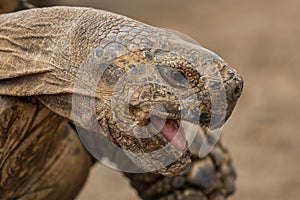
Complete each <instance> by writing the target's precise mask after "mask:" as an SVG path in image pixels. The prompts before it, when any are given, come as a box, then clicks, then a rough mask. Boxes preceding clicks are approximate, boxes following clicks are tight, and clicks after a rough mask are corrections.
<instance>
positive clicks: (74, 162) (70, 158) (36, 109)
mask: <svg viewBox="0 0 300 200" xmlns="http://www.w3.org/2000/svg"><path fill="white" fill-rule="evenodd" d="M91 165H92V160H91V157H90V156H89V154H88V153H87V152H86V151H85V149H84V147H83V146H82V145H81V142H80V141H79V139H78V137H77V135H76V134H75V131H74V130H73V129H72V128H71V127H70V125H69V124H68V121H67V120H65V119H64V118H61V117H59V116H58V115H56V114H55V113H53V112H51V111H50V110H49V109H47V108H46V107H44V106H43V105H41V103H40V102H38V101H36V99H35V98H14V97H1V96H0V199H1V200H6V199H7V200H8V199H22V200H27V199H35V200H39V199H47V200H51V199H53V200H54V199H64V200H68V199H74V198H75V196H76V195H77V193H78V192H79V191H80V189H81V188H82V186H83V184H84V183H85V181H86V178H87V176H88V172H89V169H90V167H91Z"/></svg>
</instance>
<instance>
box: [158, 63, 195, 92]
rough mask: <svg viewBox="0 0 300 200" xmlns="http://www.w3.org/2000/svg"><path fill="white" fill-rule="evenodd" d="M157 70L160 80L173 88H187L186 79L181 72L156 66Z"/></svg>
mask: <svg viewBox="0 0 300 200" xmlns="http://www.w3.org/2000/svg"><path fill="white" fill-rule="evenodd" d="M158 70H159V73H160V75H161V76H162V78H163V79H164V80H165V81H166V82H168V83H169V84H170V85H172V86H173V87H176V88H187V87H188V86H189V82H188V80H187V78H186V77H185V75H184V74H183V73H182V72H181V71H179V70H176V69H174V68H171V67H167V66H158Z"/></svg>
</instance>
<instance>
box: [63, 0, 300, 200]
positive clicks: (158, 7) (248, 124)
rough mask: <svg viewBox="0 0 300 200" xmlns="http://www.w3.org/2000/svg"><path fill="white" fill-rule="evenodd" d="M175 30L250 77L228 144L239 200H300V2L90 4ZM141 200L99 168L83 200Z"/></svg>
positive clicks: (131, 0) (127, 0) (107, 0)
mask: <svg viewBox="0 0 300 200" xmlns="http://www.w3.org/2000/svg"><path fill="white" fill-rule="evenodd" d="M60 4H63V5H81V6H92V7H96V8H100V9H105V10H110V11H113V12H117V13H121V14H124V15H127V16H129V17H132V18H135V19H138V20H140V21H143V22H146V23H149V24H152V25H155V26H158V27H166V28H170V29H175V30H177V31H180V32H182V33H185V34H187V35H189V36H191V37H193V38H194V39H195V40H197V41H198V42H199V43H200V44H202V45H203V46H205V47H207V48H209V49H211V50H213V51H215V52H217V53H218V54H220V55H221V56H222V57H223V58H225V60H226V61H227V62H229V63H230V65H232V66H233V67H235V68H236V69H237V70H238V71H239V72H240V73H241V74H242V75H243V77H244V80H245V88H244V93H243V95H242V97H241V100H240V101H239V103H238V105H237V107H236V110H235V112H234V114H233V116H232V117H231V118H230V120H229V121H228V123H227V125H226V127H225V129H224V133H223V139H224V140H225V143H226V144H227V145H229V147H230V149H231V152H232V154H233V157H234V162H235V165H236V167H237V170H238V174H239V177H238V180H237V192H236V194H235V195H234V196H233V197H232V198H230V199H232V200H254V199H255V200H256V199H257V200H282V199H285V200H297V199H300V131H299V128H300V121H299V120H300V106H299V103H300V102H299V100H300V98H299V97H300V89H299V88H300V69H299V67H300V66H299V65H300V64H299V63H300V24H299V20H300V1H299V0H286V1H282V0H264V1H261V0H252V1H241V0H226V1H221V0H189V1H183V0H152V1H146V0H122V1H121V0H98V1H96V0H85V1H83V0H82V1H75V0H74V1H71V0H64V1H60ZM100 199H104V200H106V199H110V200H119V199H122V200H134V199H138V197H137V195H136V194H135V192H134V191H133V190H132V189H131V188H130V187H129V185H128V182H127V181H126V180H125V179H124V178H123V177H122V176H121V175H120V174H119V173H117V172H115V171H113V170H111V169H108V168H106V167H104V166H101V165H100V164H98V165H97V166H95V167H94V168H93V170H92V172H91V174H90V176H89V180H88V182H87V184H86V185H85V188H84V189H83V190H82V192H81V194H80V195H79V197H78V198H77V200H100Z"/></svg>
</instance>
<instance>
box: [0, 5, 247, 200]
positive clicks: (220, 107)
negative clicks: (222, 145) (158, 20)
mask: <svg viewBox="0 0 300 200" xmlns="http://www.w3.org/2000/svg"><path fill="white" fill-rule="evenodd" d="M0 44H1V45H0V95H3V96H28V97H31V96H34V97H35V98H37V99H38V100H39V101H41V102H42V103H43V105H45V106H46V107H48V108H49V109H50V110H51V111H53V112H54V113H56V114H58V115H60V116H62V117H65V118H67V119H69V120H70V121H71V122H73V123H74V124H75V125H76V126H79V127H81V128H84V129H86V130H89V131H94V132H98V133H99V129H98V128H97V127H95V126H94V124H95V123H98V124H100V128H101V132H102V133H103V134H104V135H105V136H106V137H107V138H108V139H109V140H110V141H111V142H113V143H115V144H116V145H117V146H119V147H121V148H122V149H125V150H128V151H131V152H133V153H148V152H152V153H153V154H152V158H157V157H160V156H161V154H157V153H156V152H157V151H156V150H159V149H161V148H164V147H165V146H166V145H167V144H168V141H167V140H166V138H165V137H163V136H162V134H160V133H158V132H157V131H155V130H152V129H151V128H149V126H147V125H148V124H149V118H150V117H151V115H155V116H158V117H161V118H168V119H172V120H184V121H188V122H190V123H193V124H197V125H200V126H202V127H204V128H205V129H207V130H209V129H215V128H218V127H220V126H222V125H223V124H224V122H225V121H226V120H227V119H228V117H229V116H230V114H231V113H232V111H233V109H234V106H235V104H236V102H237V100H238V98H239V96H240V94H241V91H242V87H243V83H242V79H241V77H240V75H239V74H238V73H237V72H236V71H235V70H234V69H232V68H231V67H229V66H228V65H227V64H226V63H225V62H224V61H223V59H221V58H220V57H219V56H217V55H216V54H214V53H213V52H210V51H208V50H206V49H204V48H203V47H201V46H198V45H196V44H192V43H189V42H187V41H184V40H182V39H180V37H178V36H176V35H174V34H172V33H170V32H168V31H165V30H162V29H158V28H155V27H152V26H149V25H146V24H143V23H140V22H137V21H134V20H132V19H129V18H126V17H124V16H120V15H116V14H112V13H109V12H105V11H100V10H94V9H87V8H68V7H56V8H45V9H32V10H30V11H22V12H17V13H13V14H5V15H4V14H3V15H0ZM136 74H138V76H136ZM91 103H92V104H91ZM91 105H92V107H91ZM90 108H91V109H92V110H90ZM162 108H163V109H162ZM141 127H147V128H146V129H143V131H141ZM132 133H134V134H132ZM137 133H138V134H141V133H143V134H146V136H147V137H136V135H135V134H137ZM164 153H165V155H164V156H165V157H174V158H176V160H174V162H173V163H171V164H169V165H167V166H162V167H161V168H160V169H157V170H155V172H156V173H160V174H164V175H172V176H174V175H177V174H179V173H180V172H181V171H182V170H184V169H185V168H186V166H188V165H189V163H190V159H189V157H190V153H189V150H188V148H186V149H184V150H183V152H182V153H181V152H179V151H178V150H177V149H176V148H175V147H173V146H172V145H171V146H170V147H169V148H166V149H165V152H164ZM202 162H204V161H199V162H198V161H197V162H195V163H202ZM195 163H194V164H193V165H197V164H195ZM225 163H226V164H225V165H227V164H228V162H225ZM139 164H140V165H141V166H142V167H145V168H148V167H151V166H152V163H151V162H150V163H149V162H146V161H145V160H144V159H142V160H140V161H139ZM196 168H197V167H196ZM214 168H215V169H216V170H218V168H217V167H216V166H214ZM219 173H220V174H222V173H223V172H222V171H221V172H219ZM222 175H224V176H225V177H229V176H230V177H231V175H229V176H228V175H226V174H222ZM182 176H183V175H182ZM191 179H193V178H191ZM225 179H226V178H224V180H225ZM132 180H133V183H134V178H133V179H132ZM186 187H189V186H186ZM193 187H194V186H193ZM209 187H211V186H209ZM138 190H139V188H138ZM208 190H209V189H208ZM139 191H140V190H139ZM200 191H202V189H201V190H200ZM228 191H229V190H228ZM228 191H227V190H226V189H225V192H221V193H222V194H223V195H224V196H226V195H227V194H229V193H230V192H228ZM217 193H219V192H217ZM140 194H141V196H143V197H145V198H148V197H146V196H145V195H143V192H142V191H141V192H140ZM202 194H203V195H204V196H207V197H210V196H211V193H207V192H204V191H202ZM160 196H161V195H160Z"/></svg>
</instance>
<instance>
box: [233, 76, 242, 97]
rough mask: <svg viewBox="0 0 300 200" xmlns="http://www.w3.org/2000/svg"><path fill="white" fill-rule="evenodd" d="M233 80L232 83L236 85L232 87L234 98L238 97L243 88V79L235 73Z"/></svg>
mask: <svg viewBox="0 0 300 200" xmlns="http://www.w3.org/2000/svg"><path fill="white" fill-rule="evenodd" d="M233 81H234V84H235V85H236V86H235V88H234V95H235V97H236V98H239V97H240V96H241V94H242V90H243V79H242V77H241V76H240V75H235V76H234V78H233Z"/></svg>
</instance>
